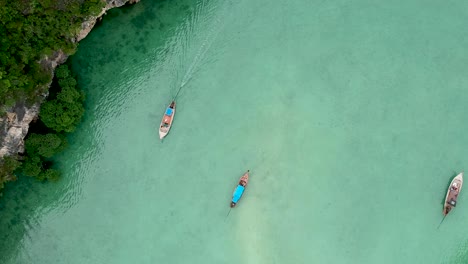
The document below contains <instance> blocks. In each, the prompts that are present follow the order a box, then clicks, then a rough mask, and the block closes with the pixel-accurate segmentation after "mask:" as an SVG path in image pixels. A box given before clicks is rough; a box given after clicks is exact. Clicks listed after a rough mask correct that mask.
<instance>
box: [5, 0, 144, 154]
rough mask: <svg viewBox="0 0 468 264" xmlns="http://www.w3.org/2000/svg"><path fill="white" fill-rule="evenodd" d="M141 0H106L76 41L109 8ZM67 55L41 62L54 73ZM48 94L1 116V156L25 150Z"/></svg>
mask: <svg viewBox="0 0 468 264" xmlns="http://www.w3.org/2000/svg"><path fill="white" fill-rule="evenodd" d="M139 1H140V0H106V2H107V4H106V6H105V7H104V8H103V9H102V11H101V13H100V14H99V15H98V16H95V17H90V18H89V19H88V20H86V21H84V22H83V23H82V27H81V31H80V33H79V34H78V35H77V36H76V38H75V39H74V41H76V42H78V41H80V40H82V39H83V38H85V37H86V36H87V35H88V34H89V32H91V29H92V28H93V27H94V25H95V24H96V21H98V20H99V19H100V18H101V17H102V16H103V15H105V14H106V12H107V10H109V9H111V8H114V7H120V6H123V5H125V4H127V3H128V4H133V3H137V2H139ZM67 57H68V56H67V55H66V54H64V53H63V52H62V51H57V52H55V53H54V54H53V55H52V56H50V57H46V58H44V59H43V60H42V61H41V62H40V63H41V64H42V65H43V66H44V67H47V68H48V69H50V74H51V75H52V74H53V72H54V69H55V67H57V65H60V64H62V63H64V62H65V61H66V60H67ZM46 96H47V94H42V95H39V97H40V98H38V100H37V101H39V103H35V104H33V105H32V106H31V105H28V104H26V103H24V102H17V103H16V105H15V106H13V107H11V108H10V109H8V110H7V113H6V115H4V116H3V117H0V158H3V157H4V156H11V155H16V154H17V153H22V152H23V151H24V141H23V140H24V138H25V137H26V135H27V133H28V129H29V124H30V123H31V121H33V120H34V119H36V118H37V116H38V114H39V110H40V102H41V101H43V99H44V98H45V97H46Z"/></svg>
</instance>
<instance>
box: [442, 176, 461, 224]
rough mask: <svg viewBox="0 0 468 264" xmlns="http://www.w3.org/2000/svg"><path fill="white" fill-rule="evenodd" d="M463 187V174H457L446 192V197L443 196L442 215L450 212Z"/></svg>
mask: <svg viewBox="0 0 468 264" xmlns="http://www.w3.org/2000/svg"><path fill="white" fill-rule="evenodd" d="M462 187H463V172H461V173H459V174H458V175H457V176H455V178H453V180H452V182H450V186H449V188H448V190H447V195H446V196H445V201H444V209H443V210H442V214H443V215H444V216H446V215H447V214H448V213H450V211H451V210H452V209H453V208H454V207H455V206H456V205H457V199H458V195H459V194H460V192H461V190H462Z"/></svg>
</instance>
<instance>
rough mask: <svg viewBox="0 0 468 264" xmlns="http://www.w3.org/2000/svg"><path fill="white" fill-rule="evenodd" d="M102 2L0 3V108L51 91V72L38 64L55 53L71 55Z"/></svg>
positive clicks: (46, 0) (28, 0) (6, 0)
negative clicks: (84, 24) (82, 27)
mask: <svg viewBox="0 0 468 264" xmlns="http://www.w3.org/2000/svg"><path fill="white" fill-rule="evenodd" d="M104 5H105V2H104V1H102V0H84V1H83V0H25V1H10V0H0V6H1V7H2V8H0V25H1V26H0V106H3V108H5V107H8V106H11V105H13V104H14V103H15V102H16V101H17V100H19V99H24V98H27V99H29V100H34V98H36V96H37V95H38V94H40V93H43V92H45V91H46V90H47V86H46V84H48V83H49V82H50V80H51V74H50V69H47V68H46V67H45V66H44V65H41V64H39V63H38V62H39V61H40V60H41V59H43V58H44V56H47V55H51V54H52V53H53V52H54V51H57V50H62V51H64V52H65V53H66V54H71V53H73V52H74V50H75V48H76V43H75V41H74V36H75V35H76V34H77V33H78V32H79V30H80V28H81V23H82V22H83V21H84V20H85V19H86V18H87V17H89V16H92V15H97V14H98V13H99V12H100V11H101V10H102V8H103V7H104Z"/></svg>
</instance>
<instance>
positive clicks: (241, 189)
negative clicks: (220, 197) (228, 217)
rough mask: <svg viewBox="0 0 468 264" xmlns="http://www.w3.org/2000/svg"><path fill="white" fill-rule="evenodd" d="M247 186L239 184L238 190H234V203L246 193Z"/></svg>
mask: <svg viewBox="0 0 468 264" xmlns="http://www.w3.org/2000/svg"><path fill="white" fill-rule="evenodd" d="M244 190H245V187H244V186H242V185H237V188H236V190H235V191H234V194H233V195H232V201H233V202H234V203H237V202H238V201H239V199H240V198H241V196H242V194H243V193H244Z"/></svg>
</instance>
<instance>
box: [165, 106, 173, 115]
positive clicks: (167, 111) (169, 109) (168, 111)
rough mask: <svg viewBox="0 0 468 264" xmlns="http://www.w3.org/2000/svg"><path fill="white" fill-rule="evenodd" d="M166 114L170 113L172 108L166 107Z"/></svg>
mask: <svg viewBox="0 0 468 264" xmlns="http://www.w3.org/2000/svg"><path fill="white" fill-rule="evenodd" d="M166 115H168V116H170V115H172V108H170V107H168V108H167V110H166Z"/></svg>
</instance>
